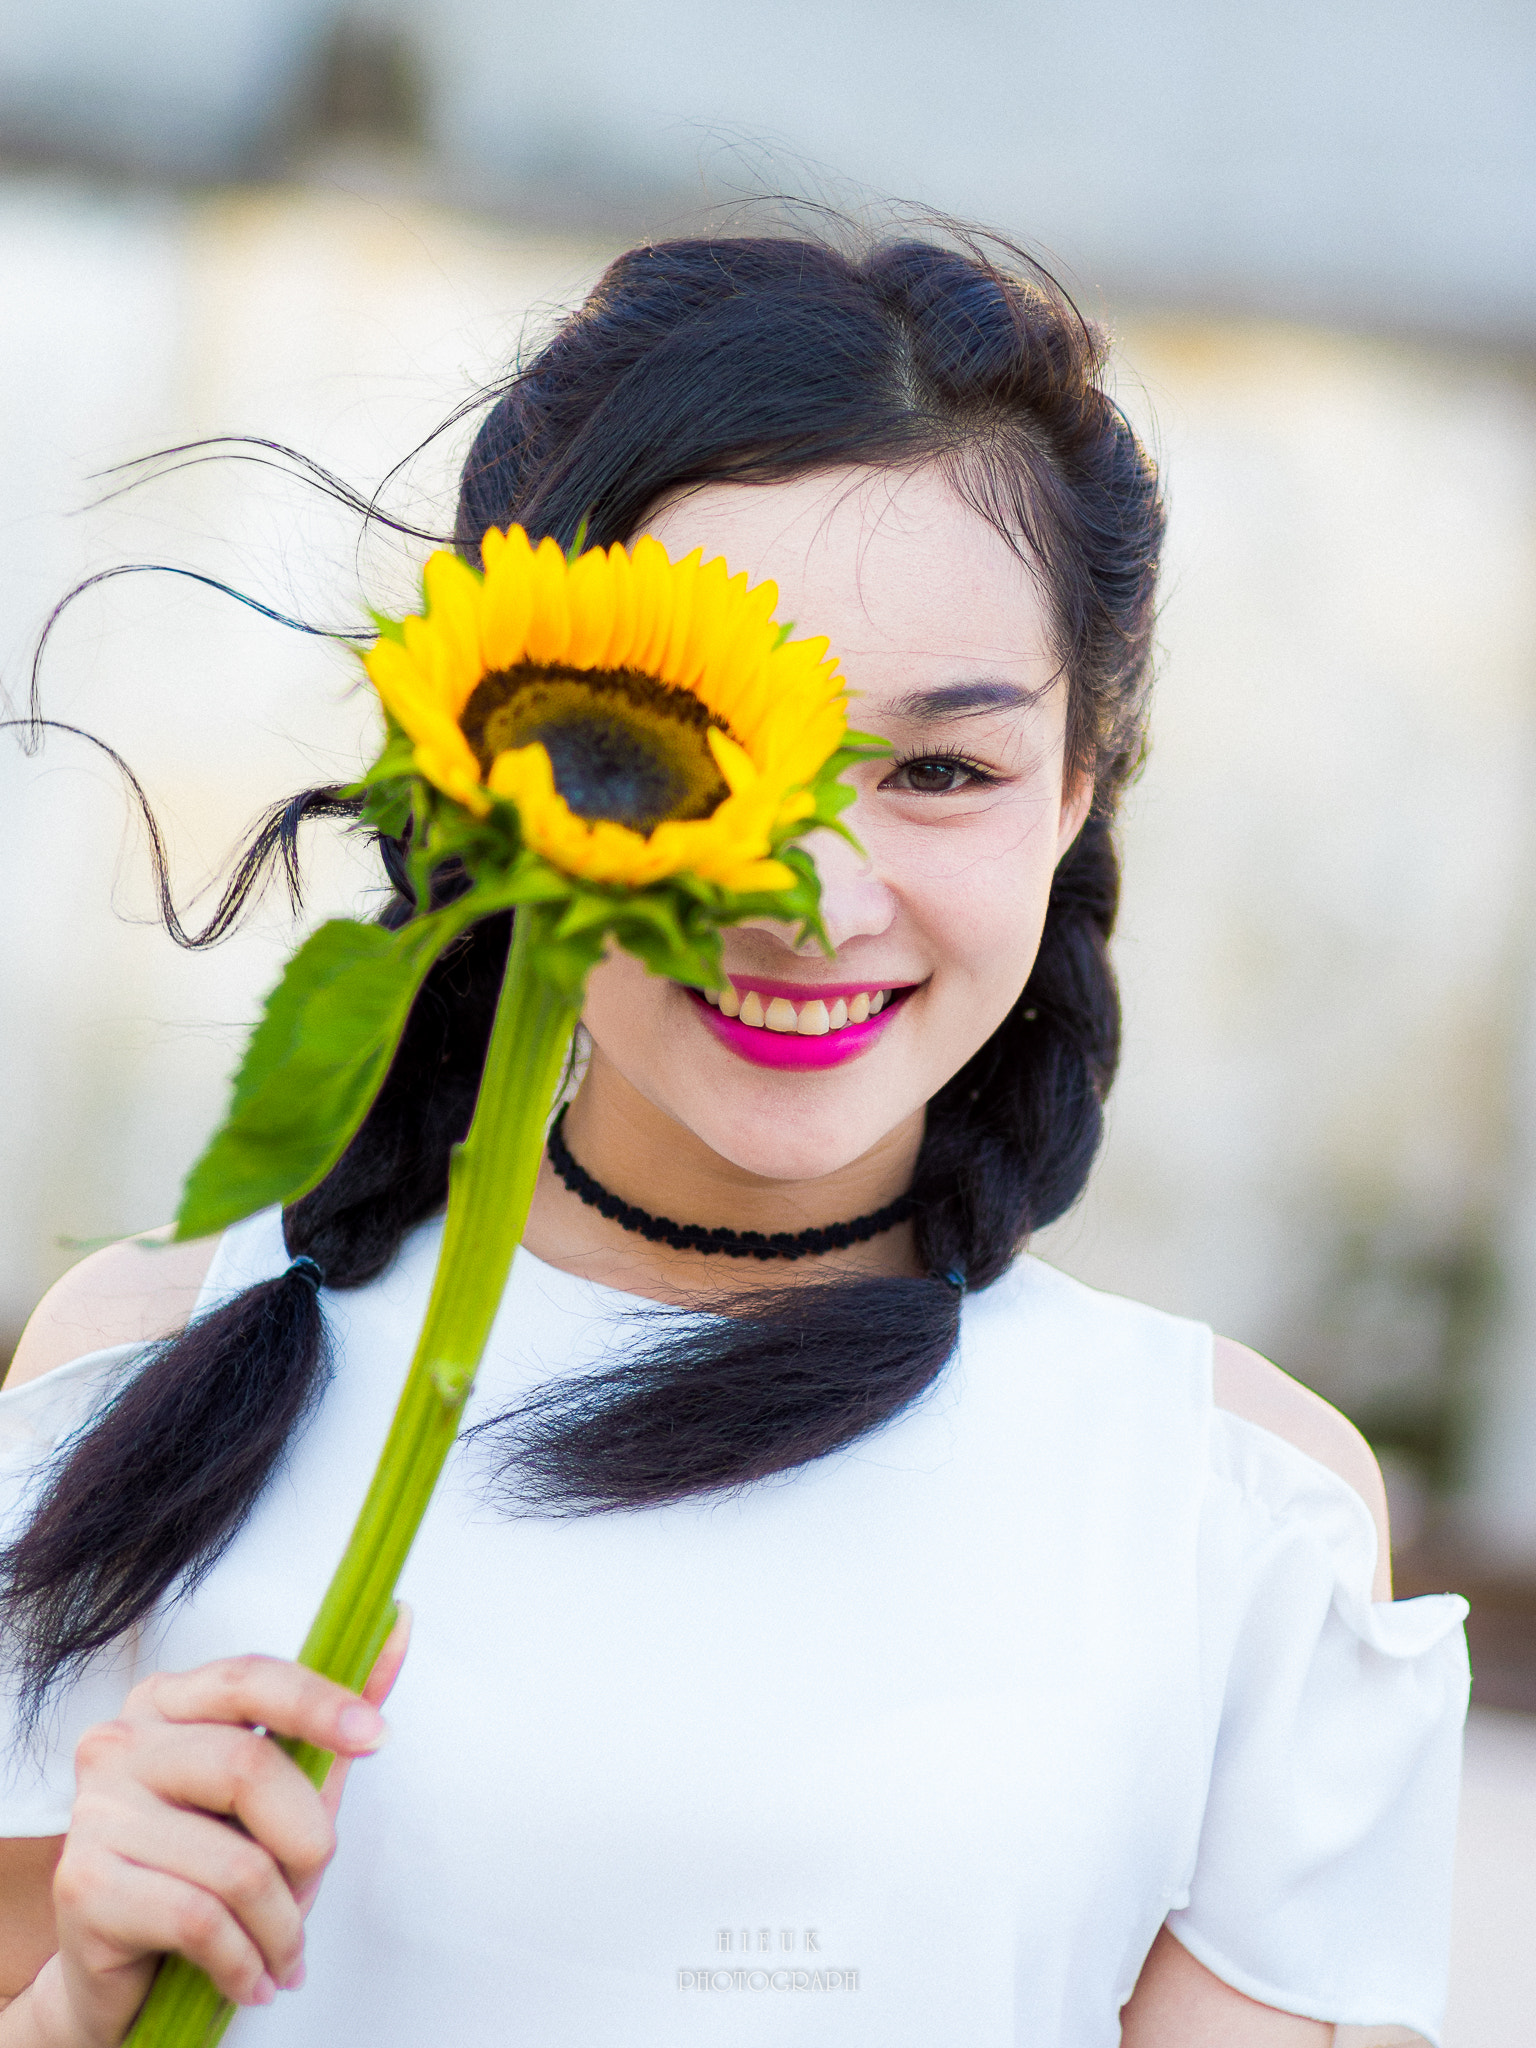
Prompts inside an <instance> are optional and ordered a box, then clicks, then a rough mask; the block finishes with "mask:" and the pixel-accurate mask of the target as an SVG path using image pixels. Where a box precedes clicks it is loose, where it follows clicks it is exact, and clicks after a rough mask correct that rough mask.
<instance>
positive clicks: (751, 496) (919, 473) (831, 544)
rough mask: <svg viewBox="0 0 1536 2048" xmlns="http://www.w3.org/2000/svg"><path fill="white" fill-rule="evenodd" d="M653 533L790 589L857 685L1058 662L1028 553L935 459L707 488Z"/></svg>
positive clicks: (1027, 676) (672, 550)
mask: <svg viewBox="0 0 1536 2048" xmlns="http://www.w3.org/2000/svg"><path fill="white" fill-rule="evenodd" d="M645 530H646V531H647V532H649V533H652V534H654V535H655V537H656V538H657V539H658V540H660V541H661V542H662V544H663V545H664V546H665V547H666V549H667V551H668V553H669V554H670V555H671V556H672V557H673V559H674V560H676V559H677V558H678V557H679V556H680V555H683V554H686V553H688V552H689V551H690V550H691V549H693V548H696V547H697V548H702V549H703V551H704V555H705V558H706V559H709V558H711V557H712V556H714V555H723V556H724V557H725V560H726V562H727V563H728V565H729V566H730V569H731V571H732V573H733V574H734V573H738V572H741V571H745V572H746V574H747V576H748V577H749V578H750V580H751V581H752V582H753V583H757V582H760V581H762V580H763V579H765V578H768V579H771V580H772V581H773V582H774V583H776V584H777V585H778V590H779V602H778V606H777V615H778V617H779V618H780V619H789V620H793V622H794V625H795V630H796V632H797V634H813V633H824V634H825V635H826V636H827V638H828V639H829V641H830V642H831V644H832V650H833V652H834V653H835V654H836V655H837V656H838V658H839V660H840V661H841V662H842V664H843V666H844V668H845V670H846V671H847V672H848V675H849V679H850V681H851V682H858V681H859V680H861V678H860V676H859V673H858V672H859V671H861V670H862V671H865V675H864V677H863V680H864V681H865V682H867V684H868V685H869V686H870V687H874V686H876V685H877V684H879V685H880V686H882V687H884V686H885V684H886V682H887V681H892V682H894V681H895V680H897V678H894V677H890V678H888V677H887V674H886V672H887V671H888V670H889V669H890V667H891V664H892V663H893V662H894V663H897V664H899V665H900V674H901V677H904V678H906V679H907V686H908V687H909V688H910V689H913V690H915V689H919V688H921V687H923V686H924V684H925V683H926V685H927V686H928V687H932V688H937V687H939V686H940V684H941V683H959V682H962V681H965V680H967V679H969V678H971V677H972V676H978V677H981V678H987V677H992V676H994V675H997V676H1000V677H1001V678H1002V680H1003V681H1005V682H1007V683H1010V684H1014V685H1017V684H1019V683H1020V682H1021V681H1022V682H1024V683H1025V684H1026V686H1027V687H1031V688H1034V687H1038V685H1039V684H1040V682H1041V681H1042V680H1043V677H1042V674H1041V667H1042V664H1050V665H1051V666H1054V662H1053V658H1052V655H1051V650H1050V636H1049V632H1048V628H1047V623H1046V618H1045V611H1044V607H1043V604H1042V601H1041V596H1040V592H1039V589H1038V587H1037V584H1036V579H1035V577H1034V575H1033V574H1032V573H1031V569H1030V566H1029V564H1028V563H1027V561H1026V560H1025V559H1024V558H1023V557H1022V555H1021V554H1020V553H1019V552H1018V551H1017V550H1016V549H1015V548H1013V547H1012V546H1010V545H1009V543H1008V542H1007V541H1006V540H1005V539H1004V538H1003V536H1002V535H1001V534H1000V533H998V531H997V530H996V528H995V527H994V526H992V525H991V524H990V523H989V522H988V521H987V520H986V519H984V518H983V517H982V516H981V515H980V514H979V513H978V512H977V511H975V509H974V508H973V507H972V506H970V505H969V504H967V503H966V501H965V500H964V499H963V498H962V497H961V496H960V495H959V494H958V493H957V492H956V491H955V489H954V487H953V486H952V485H951V483H950V482H949V480H948V479H947V478H946V477H945V476H944V475H943V473H942V472H941V471H940V470H939V469H938V468H937V467H936V466H934V465H932V464H929V465H926V466H925V467H923V468H921V469H916V470H907V471H901V470H871V469H867V468H859V469H844V470H835V471H818V472H816V473H815V474H813V475H810V476H804V477H795V478H791V479H788V480H786V481H784V482H780V483H771V484H736V483H719V484H713V483H712V484H705V485H701V486H699V487H697V488H696V489H692V490H690V491H688V492H686V493H682V494H680V495H678V496H676V497H674V498H671V499H668V500H666V501H664V502H663V504H662V505H660V506H659V507H657V508H655V510H654V511H653V513H652V514H651V516H650V517H649V518H648V519H647V521H646V527H645Z"/></svg>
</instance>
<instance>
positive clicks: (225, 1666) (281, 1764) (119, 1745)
mask: <svg viewBox="0 0 1536 2048" xmlns="http://www.w3.org/2000/svg"><path fill="white" fill-rule="evenodd" d="M408 1633H409V1617H408V1615H407V1614H406V1613H405V1612H404V1611H402V1615H401V1619H400V1622H399V1623H398V1624H397V1625H396V1628H395V1631H394V1633H393V1634H392V1635H391V1637H390V1639H389V1641H388V1642H387V1643H386V1644H385V1646H384V1649H383V1651H382V1653H381V1654H380V1657H379V1661H378V1663H377V1665H376V1666H375V1668H374V1671H373V1674H372V1676H371V1677H370V1679H369V1681H368V1684H367V1686H366V1687H365V1688H364V1691H363V1695H362V1697H361V1699H359V1698H358V1696H357V1695H356V1694H354V1693H350V1692H347V1691H346V1690H345V1689H344V1688H343V1687H341V1686H339V1685H334V1684H332V1683H331V1682H330V1680H328V1679H324V1678H320V1677H318V1676H317V1675H316V1674H315V1673H314V1672H312V1671H306V1670H305V1669H304V1668H303V1667H302V1666H300V1665H297V1664H289V1663H285V1662H283V1661H282V1660H280V1659H278V1658H275V1657H237V1658H231V1659H228V1660H226V1661H224V1662H221V1663H217V1664H207V1665H203V1666H201V1667H200V1668H199V1669H198V1670H195V1671H187V1672H180V1673H159V1674H157V1675H156V1676H155V1677H153V1678H150V1679H148V1680H146V1681H145V1683H144V1684H143V1685H141V1686H138V1687H136V1688H135V1689H134V1691H133V1692H132V1693H130V1694H129V1696H128V1699H127V1701H126V1702H125V1704H124V1707H123V1711H122V1713H121V1714H120V1715H119V1717H118V1718H117V1719H116V1720H115V1721H108V1722H104V1723H103V1724H101V1725H100V1726H99V1727H96V1728H92V1729H90V1730H89V1731H88V1732H87V1733H86V1735H85V1736H84V1737H83V1739H82V1740H81V1743H80V1745H79V1748H78V1750H77V1751H76V1775H77V1781H78V1794H77V1797H76V1801H75V1807H74V1812H73V1815H72V1818H71V1821H70V1827H69V1832H68V1834H67V1835H66V1837H65V1841H64V1851H63V1855H62V1856H61V1857H60V1859H59V1865H58V1869H57V1871H56V1873H55V1876H54V1883H53V1896H54V1907H55V1912H56V1915H57V1925H58V1953H57V1954H56V1955H55V1956H54V1957H53V1958H52V1959H51V1960H50V1961H49V1962H48V1963H47V1964H46V1965H45V1966H44V1968H43V1970H42V1972H41V1973H40V1975H39V1976H38V1978H37V1979H36V1981H35V1982H34V1984H33V1985H32V1987H31V1989H30V1991H29V1992H27V1993H25V1994H23V1997H22V1998H21V1999H19V2000H17V2001H16V2005H15V2007H13V2008H12V2009H11V2013H10V2014H9V2015H7V2017H15V2018H18V2019H19V2009H20V2008H21V2007H23V2006H25V2007H26V2009H27V2015H26V2016H27V2021H28V2023H29V2025H30V2027H31V2029H32V2030H33V2036H34V2038H36V2039H37V2040H38V2041H39V2042H40V2043H47V2044H48V2048H54V2044H55V2043H56V2044H57V2048H117V2044H118V2043H119V2042H121V2041H122V2040H123V2038H124V2036H125V2035H126V2034H127V2032H128V2030H129V2028H130V2027H131V2025H132V2023H133V2019H134V2016H135V2014H136V2013H137V2012H138V2009H139V2007H140V2005H142V2003H143V2002H144V1999H145V1996H146V1995H147V1993H148V1991H149V1987H150V1984H151V1982H152V1981H153V1978H154V1974H155V1969H156V1966H157V1964H158V1961H159V1958H160V1956H161V1955H163V1954H166V1953H168V1952H172V1951H174V1952H177V1953H180V1954H181V1955H184V1956H187V1957H188V1958H190V1960H191V1961H192V1962H194V1963H196V1964H198V1965H199V1966H200V1967H201V1968H202V1969H204V1970H205V1971H206V1972H207V1973H208V1975H209V1976H210V1977H211V1978H212V1979H213V1981H214V1983H215V1984H216V1985H217V1986H218V1988H219V1990H220V1991H221V1992H223V1994H224V1995H225V1997H226V1998H231V1999H234V2000H236V2001H237V2002H238V2003H240V2004H242V2005H265V2004H268V2003H270V2002H271V2000H272V1999H273V1998H274V1997H275V1996H276V1995H277V1992H278V1990H279V1989H294V1988H296V1987H297V1986H298V1985H299V1984H300V1983H302V1981H303V1975H304V1961H303V1957H304V1914H305V1913H306V1911H307V1910H308V1908H309V1906H310V1904H311V1903H312V1901H313V1899H314V1897H315V1894H316V1892H317V1891H318V1890H319V1887H320V1880H321V1877H322V1876H323V1874H324V1872H325V1868H326V1865H327V1864H328V1863H329V1861H330V1859H331V1855H332V1853H333V1851H334V1849H335V1843H336V1834H335V1825H334V1822H335V1814H336V1809H337V1807H338V1805H339V1804H340V1800H341V1792H342V1787H343V1784H344V1783H345V1779H346V1774H347V1772H348V1770H349V1769H350V1768H351V1765H352V1763H353V1761H355V1759H356V1758H358V1757H360V1756H367V1755H369V1754H371V1753H372V1752H373V1751H374V1750H376V1749H378V1748H379V1747H380V1746H381V1744H382V1743H383V1741H384V1739H385V1734H386V1729H385V1724H384V1721H383V1718H382V1716H381V1715H380V1713H379V1711H378V1709H379V1706H380V1704H381V1703H382V1702H383V1700H384V1699H385V1697H386V1696H387V1694H388V1692H389V1689H390V1687H391V1686H392V1685H393V1683H394V1680H395V1677H396V1675H397V1673H398V1672H399V1669H400V1665H401V1662H402V1661H403V1659H404V1655H405V1648H406V1641H407V1637H408ZM259 1729H270V1730H271V1731H272V1732H273V1733H274V1734H278V1735H291V1736H297V1737H300V1738H302V1739H303V1740H304V1741H307V1742H312V1743H314V1744H316V1745H317V1746H319V1747H321V1748H324V1749H331V1750H334V1751H335V1752H336V1756H337V1761H336V1764H335V1766H334V1767H333V1768H332V1770H331V1773H330V1776H329V1777H328V1779H327V1781H326V1784H325V1786H324V1788H323V1790H321V1791H318V1792H317V1791H316V1790H315V1788H314V1787H313V1786H312V1785H311V1784H310V1783H309V1781H308V1779H307V1778H306V1777H305V1776H304V1775H303V1773H302V1772H301V1771H300V1770H299V1768H298V1766H297V1765H296V1764H294V1763H293V1762H292V1761H291V1759H290V1758H288V1757H287V1756H285V1755H284V1754H283V1752H282V1751H281V1750H280V1749H278V1748H277V1746H276V1744H274V1743H271V1742H268V1741H267V1740H266V1738H265V1736H264V1735H262V1734H260V1733H258V1732H257V1731H258V1730H259ZM7 2038H9V2033H8V2030H7V2029H6V2028H5V2027H4V2025H3V2023H0V2040H4V2039H7ZM16 2038H17V2040H18V2041H20V2040H23V2039H25V2038H27V2037H26V2036H25V2035H23V2034H20V2033H18V2034H17V2036H16Z"/></svg>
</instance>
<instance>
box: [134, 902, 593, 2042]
mask: <svg viewBox="0 0 1536 2048" xmlns="http://www.w3.org/2000/svg"><path fill="white" fill-rule="evenodd" d="M557 915H558V910H557V909H556V908H553V907H547V906H544V905H525V906H524V907H523V908H521V909H520V910H519V911H518V913H517V917H516V920H515V924H514V929H513V938H512V950H511V954H510V956H509V958H508V961H507V971H506V977H505V979H504V980H503V982H502V988H501V996H500V999H499V1001H498V1003H497V1007H496V1021H495V1024H494V1025H493V1027H492V1030H491V1040H490V1046H489V1048H488V1050H487V1053H486V1060H485V1072H484V1076H483V1078H482V1080H481V1083H480V1094H479V1099H478V1100H477V1102H476V1104H475V1117H474V1122H473V1124H472V1125H471V1127H470V1131H469V1135H468V1137H467V1138H466V1139H465V1140H464V1143H463V1144H462V1145H460V1146H458V1147H457V1148H456V1149H455V1151H454V1155H453V1162H452V1166H451V1168H450V1172H449V1181H448V1216H447V1222H446V1225H445V1227H444V1231H443V1246H442V1251H441V1253H440V1255H439V1257H438V1262H437V1272H436V1274H435V1276H434V1278H433V1282H432V1293H431V1297H430V1299H429V1300H428V1303H427V1313H426V1320H425V1321H424V1323H423V1325H422V1330H421V1336H420V1338H419V1339H418V1341H417V1345H416V1352H415V1356H414V1357H413V1358H412V1360H411V1367H410V1371H409V1373H408V1374H407V1375H406V1381H405V1387H404V1391H403V1392H402V1393H401V1396H400V1401H399V1405H398V1406H397V1408H396V1410H395V1416H394V1421H393V1422H392V1423H391V1424H390V1429H389V1435H388V1437H387V1438H386V1440H385V1444H384V1449H383V1452H382V1454H381V1455H380V1458H379V1462H378V1466H377V1469H376V1470H375V1472H374V1475H373V1481H372V1484H371V1485H370V1486H369V1488H368V1493H367V1497H366V1498H365V1500H364V1502H363V1506H362V1510H361V1512H360V1514H359V1515H358V1518H357V1521H356V1524H355V1525H354V1527H353V1530H352V1535H351V1538H350V1540H349V1541H348V1544H347V1547H346V1550H345V1552H344V1553H343V1555H342V1559H341V1563H340V1564H339V1565H338V1566H337V1568H336V1572H335V1575H334V1577H333V1578H332V1580H331V1583H330V1586H329V1588H328V1589H327V1591H326V1594H325V1598H324V1600H323V1601H322V1602H321V1604H320V1611H319V1613H318V1614H317V1615H316V1616H315V1620H314V1625H313V1626H312V1628H311V1629H310V1631H309V1634H308V1636H307V1637H306V1638H305V1641H304V1647H303V1648H302V1650H300V1652H299V1662H300V1663H301V1664H306V1665H308V1666H309V1668H310V1670H312V1671H319V1672H321V1673H323V1674H324V1676H325V1677H327V1678H333V1679H335V1680H336V1682H337V1683H338V1684H340V1685H344V1686H346V1687H347V1688H348V1690H349V1691H352V1692H360V1691H361V1690H362V1688H363V1686H364V1684H365V1683H366V1681H367V1678H368V1674H369V1672H370V1671H371V1670H372V1669H373V1665H374V1662H375V1660H376V1659H377V1657H378V1654H379V1651H380V1650H381V1649H382V1647H383V1645H384V1641H385V1639H386V1637H387V1636H388V1634H389V1632H390V1629H391V1628H392V1626H393V1625H394V1619H395V1586H396V1584H397V1582H398V1580H399V1577H400V1573H401V1571H402V1570H403V1568H404V1566H405V1561H406V1558H407V1556H408V1555H409V1554H410V1549H411V1544H412V1543H413V1541H414V1540H415V1536H416V1531H417V1530H418V1529H419V1528H420V1526H421V1521H422V1517H423V1516H424V1515H425V1514H426V1511H427V1505H428V1503H429V1502H430V1500H431V1498H432V1494H433V1490H434V1488H435V1487H436V1485H437V1481H438V1478H439V1476H440V1474H441V1472H442V1469H443V1465H444V1462H445V1461H446V1459H447V1456H448V1453H449V1451H450V1450H451V1449H452V1447H453V1442H454V1439H455V1437H456V1436H457V1434H458V1428H459V1418H460V1416H461V1415H462V1413H463V1409H464V1404H465V1402H466V1400H467V1399H468V1398H469V1393H470V1390H471V1388H472V1387H473V1386H474V1382H475V1372H476V1369H477V1368H478V1366H479V1364H480V1358H481V1354H482V1353H483V1351H484V1350H485V1346H486V1340H487V1339H488V1338H489V1336H490V1333H491V1324H492V1323H493V1322H494V1320H495V1317H496V1310H497V1308H498V1306H499V1305H500V1302H501V1297H502V1293H503V1290H504V1289H505V1287H506V1284H507V1275H508V1273H509V1271H510V1270H511V1265H512V1255H513V1253H514V1252H515V1251H516V1250H517V1247H518V1244H519V1243H520V1242H521V1239H522V1235H523V1230H524V1227H525V1226H526V1224H527V1221H528V1208H529V1204H530V1203H531V1202H532V1200H533V1189H534V1182H535V1181H536V1180H537V1178H538V1171H539V1160H540V1157H541V1155H542V1153H543V1148H544V1130H545V1125H546V1123H547V1121H548V1117H549V1111H550V1106H551V1104H552V1102H553V1101H554V1096H555V1091H556V1088H557V1086H558V1084H559V1080H560V1076H561V1073H562V1071H563V1068H564V1062H565V1057H566V1051H567V1048H568V1046H569V1044H570V1037H571V1031H572V1029H573V1027H574V1025H575V1022H576V1018H577V1014H578V1011H579V1008H580V1000H579V997H577V998H574V999H573V998H572V997H571V996H570V995H568V994H564V993H561V992H560V991H558V990H556V989H555V988H553V987H552V986H550V985H549V984H548V983H547V982H545V981H544V980H543V979H541V977H540V976H539V975H538V974H537V973H536V972H535V971H534V967H533V958H534V953H535V949H536V948H537V947H538V945H539V944H540V942H541V941H547V939H548V938H549V935H550V930H551V929H552V927H553V924H554V922H555V919H556V917H557ZM279 1746H280V1747H281V1748H283V1749H286V1750H287V1752H288V1754H289V1755H290V1756H292V1757H293V1759H294V1761H295V1762H296V1763H297V1764H298V1765H299V1768H300V1769H301V1770H302V1771H303V1772H304V1773H305V1775H306V1776H307V1777H308V1778H309V1779H310V1780H311V1782H312V1783H314V1784H316V1785H319V1784H321V1783H322V1782H323V1780H324V1778H325V1774H326V1772H327V1771H328V1770H329V1769H330V1766H331V1762H332V1756H331V1752H330V1751H329V1750H324V1749H317V1748H315V1747H314V1745H313V1744H311V1743H307V1742H296V1741H287V1740H284V1741H282V1742H281V1743H280V1745H279ZM236 2010H237V2008H236V2007H235V2006H234V2005H233V2004H231V2003H230V2002H229V2000H227V1999H225V1998H223V1997H222V1996H221V1995H220V1993H219V1992H218V1991H217V1990H215V1988H214V1986H213V1985H212V1984H211V1983H210V1982H209V1980H208V1978H207V1977H206V1976H205V1975H204V1974H203V1972H202V1971H201V1970H199V1969H198V1968H197V1967H196V1966H195V1965H194V1964H192V1963H189V1962H188V1961H187V1960H186V1958H185V1957H183V1956H167V1957H166V1959H165V1961H164V1962H163V1963H162V1964H161V1966H160V1970H159V1972H158V1974H157V1976H156V1978H155V1982H154V1986H153V1988H152V1989H151V1991H150V1994H149V1997H148V1998H147V1999H146V2001H145V2003H144V2006H143V2008H142V2010H141V2011H140V2013H139V2017H138V2019H137V2021H136V2022H135V2024H134V2027H133V2031H132V2033H131V2034H130V2035H129V2036H128V2043H127V2048H212V2044H213V2043H214V2042H216V2041H218V2040H219V2039H220V2038H221V2036H222V2035H223V2033H224V2030H225V2028H226V2027H227V2026H228V2025H229V2022H230V2020H231V2019H232V2018H233V2017H234V2014H235V2012H236Z"/></svg>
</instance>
